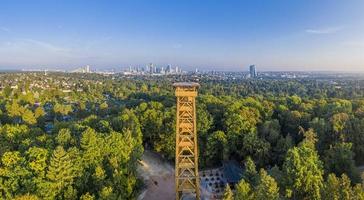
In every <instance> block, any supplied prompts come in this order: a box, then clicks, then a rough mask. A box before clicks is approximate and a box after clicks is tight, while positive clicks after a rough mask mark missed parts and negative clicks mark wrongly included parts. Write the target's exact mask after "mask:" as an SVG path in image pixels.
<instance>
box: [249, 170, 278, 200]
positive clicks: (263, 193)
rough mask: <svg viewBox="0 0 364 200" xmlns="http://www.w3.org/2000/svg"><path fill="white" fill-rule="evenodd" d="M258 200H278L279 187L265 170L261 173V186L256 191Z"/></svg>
mask: <svg viewBox="0 0 364 200" xmlns="http://www.w3.org/2000/svg"><path fill="white" fill-rule="evenodd" d="M255 193H256V199H257V200H267V199H269V200H278V199H279V187H278V185H277V183H276V181H275V180H274V178H272V177H271V176H269V175H268V174H267V172H266V171H265V170H264V169H261V170H260V172H259V184H258V186H257V187H256V190H255Z"/></svg>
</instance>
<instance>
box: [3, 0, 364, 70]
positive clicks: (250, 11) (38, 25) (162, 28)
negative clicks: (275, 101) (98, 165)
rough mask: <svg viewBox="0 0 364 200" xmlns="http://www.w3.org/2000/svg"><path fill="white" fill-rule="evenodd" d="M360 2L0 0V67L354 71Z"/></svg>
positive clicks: (362, 18)
mask: <svg viewBox="0 0 364 200" xmlns="http://www.w3.org/2000/svg"><path fill="white" fill-rule="evenodd" d="M363 10H364V1H361V0H352V1H341V0H322V1H315V0H307V1H303V0H302V1H285V0H275V1H268V0H266V1H254V0H249V1H248V0H247V1H238V0H231V1H218V0H211V1H192V0H186V1H177V0H169V1H167V0H156V1H147V0H141V1H129V0H126V1H107V2H101V1H81V0H76V1H70V0H65V1H60V2H53V1H45V0H35V1H31V2H30V1H20V0H12V1H10V0H5V1H2V6H1V8H0V69H19V70H21V69H60V68H62V69H66V70H71V69H73V68H76V67H79V66H84V65H90V66H91V67H93V68H95V69H99V70H101V69H112V68H114V69H120V68H122V67H127V66H129V65H131V66H145V65H146V64H148V63H155V64H156V65H158V66H164V65H167V64H172V65H178V66H181V67H182V68H184V69H186V70H193V69H194V68H196V67H197V68H199V69H201V70H218V71H223V70H224V71H247V70H248V66H249V65H250V64H255V65H257V67H258V70H259V71H335V72H338V71H340V72H344V71H347V72H364V56H363V52H364V34H363V32H364V13H363V12H362V11H363Z"/></svg>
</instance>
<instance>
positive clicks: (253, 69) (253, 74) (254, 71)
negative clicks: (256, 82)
mask: <svg viewBox="0 0 364 200" xmlns="http://www.w3.org/2000/svg"><path fill="white" fill-rule="evenodd" d="M249 68H250V69H249V70H250V77H251V78H256V77H257V69H256V67H255V65H250V67H249Z"/></svg>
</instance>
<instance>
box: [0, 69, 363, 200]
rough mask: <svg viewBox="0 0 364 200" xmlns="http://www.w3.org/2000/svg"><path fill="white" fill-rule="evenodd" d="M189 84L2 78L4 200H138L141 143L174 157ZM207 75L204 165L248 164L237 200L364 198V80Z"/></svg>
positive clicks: (202, 100)
mask: <svg viewBox="0 0 364 200" xmlns="http://www.w3.org/2000/svg"><path fill="white" fill-rule="evenodd" d="M189 78H190V77H189V76H186V77H185V76H183V77H168V78H161V77H158V78H155V77H133V78H130V77H128V78H124V77H122V76H102V75H97V74H64V73H50V74H49V75H48V76H44V75H42V74H40V73H26V74H21V73H19V74H18V73H9V74H8V73H4V74H2V76H1V77H0V79H1V80H2V83H3V85H4V88H3V90H2V93H0V125H1V126H0V157H1V164H0V199H49V200H53V199H55V200H59V199H111V200H113V199H135V198H136V195H137V193H138V189H139V188H138V184H137V182H138V181H137V175H136V166H137V163H138V159H140V156H141V155H142V153H143V149H144V147H145V148H147V149H151V150H154V151H156V152H158V153H159V154H161V155H162V156H163V157H164V158H167V159H169V160H173V158H174V156H175V124H176V122H175V116H176V107H175V97H174V94H173V91H172V88H171V82H172V81H180V80H183V81H185V79H189ZM199 79H200V82H201V85H202V87H201V88H200V89H199V96H198V98H197V107H196V109H197V110H196V111H197V112H196V113H197V134H198V145H199V149H198V150H199V152H200V160H199V161H200V165H199V166H200V168H204V167H206V166H208V167H217V166H220V165H221V162H222V161H223V160H230V159H233V160H237V161H238V162H240V163H241V162H242V161H244V160H246V163H245V164H246V171H245V173H244V180H242V181H241V182H240V183H239V184H238V186H237V187H236V189H237V190H236V195H235V196H234V199H242V198H244V199H277V198H281V199H285V198H286V199H320V198H321V199H363V184H358V183H359V179H358V174H357V173H356V166H355V164H356V165H363V164H364V157H363V156H362V155H364V145H363V143H364V100H363V98H364V92H363V91H364V90H362V89H360V88H363V87H364V81H362V80H349V79H348V80H346V79H345V80H344V79H338V80H331V79H330V80H325V79H322V80H321V79H320V80H309V79H296V80H284V79H279V80H278V79H272V80H243V79H234V80H228V81H226V80H217V79H216V80H215V79H214V78H213V77H212V78H211V77H208V78H206V77H204V76H201V77H199ZM211 79H213V80H211ZM9 81H10V82H9ZM334 82H335V85H340V86H341V89H337V88H336V87H335V85H334V84H333V83H334ZM13 83H14V84H16V85H17V88H18V89H16V88H14V89H12V88H10V87H9V86H8V85H10V84H11V85H13ZM30 83H32V84H30ZM37 85H42V87H37ZM357 85H358V86H359V87H357ZM354 86H355V87H354ZM65 89H66V90H69V91H70V92H64V90H65ZM305 130H307V131H305ZM316 133H317V135H316ZM316 149H317V150H316ZM320 158H321V160H322V161H323V162H322V161H321V160H320ZM253 160H254V161H255V162H253ZM271 166H274V167H273V168H271ZM323 166H324V168H323ZM259 168H264V169H266V170H267V171H268V173H267V172H265V171H264V170H260V172H259V173H258V172H257V169H259ZM280 169H281V170H280ZM323 169H325V171H323ZM324 172H325V174H324ZM331 173H332V174H331ZM343 173H345V174H347V175H348V176H346V175H343V176H342V174H343ZM268 174H269V175H268ZM334 174H336V176H340V178H337V177H336V176H335V175H334ZM324 177H327V179H326V181H325V182H323V179H324ZM348 177H349V178H350V179H349V178H348ZM355 184H356V185H355ZM278 190H279V192H280V194H278V193H279V192H278ZM230 194H231V192H228V193H227V197H226V198H227V199H231V198H232V197H233V195H230Z"/></svg>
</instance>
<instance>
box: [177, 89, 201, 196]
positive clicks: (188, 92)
mask: <svg viewBox="0 0 364 200" xmlns="http://www.w3.org/2000/svg"><path fill="white" fill-rule="evenodd" d="M173 86H174V87H175V91H176V97H177V113H176V116H177V120H176V166H175V181H176V200H180V199H181V198H182V197H183V195H193V196H194V195H195V196H196V199H200V179H199V176H198V149H197V131H196V128H197V127H196V100H195V99H196V96H197V89H198V87H199V84H198V83H175V84H173Z"/></svg>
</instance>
